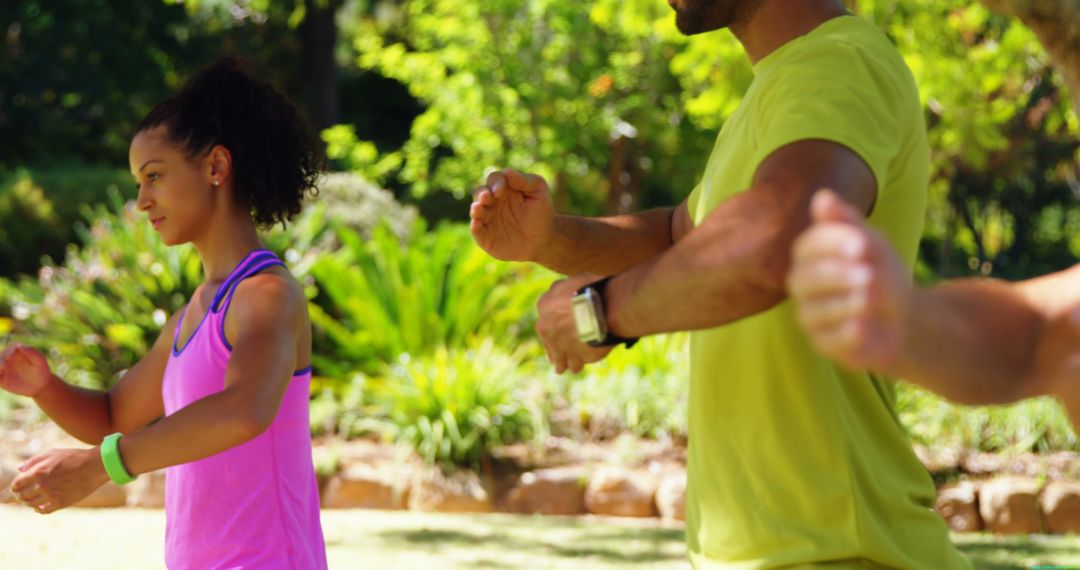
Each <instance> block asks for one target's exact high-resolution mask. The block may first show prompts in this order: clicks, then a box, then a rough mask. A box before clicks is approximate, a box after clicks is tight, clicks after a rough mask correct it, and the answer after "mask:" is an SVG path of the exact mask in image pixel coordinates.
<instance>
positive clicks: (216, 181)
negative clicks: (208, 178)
mask: <svg viewBox="0 0 1080 570" xmlns="http://www.w3.org/2000/svg"><path fill="white" fill-rule="evenodd" d="M211 184H213V185H214V187H215V188H216V187H218V186H221V181H220V180H215V181H213V182H211Z"/></svg>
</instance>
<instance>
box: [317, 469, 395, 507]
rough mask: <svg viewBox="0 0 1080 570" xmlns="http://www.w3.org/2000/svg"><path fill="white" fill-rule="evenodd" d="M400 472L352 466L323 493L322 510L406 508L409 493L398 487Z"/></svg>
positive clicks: (332, 481) (338, 476) (335, 477)
mask: <svg viewBox="0 0 1080 570" xmlns="http://www.w3.org/2000/svg"><path fill="white" fill-rule="evenodd" d="M397 471H398V470H393V469H392V468H391V467H389V466H385V467H384V468H382V469H379V468H375V467H371V466H367V465H353V466H350V467H349V468H347V469H346V470H345V471H343V472H341V473H339V474H337V475H335V476H333V477H331V479H330V482H329V483H328V484H327V486H326V491H325V492H324V493H323V495H322V497H323V499H322V506H323V508H327V509H383V510H401V509H404V508H405V501H406V495H407V494H408V489H407V488H404V487H403V486H401V485H399V484H398V481H400V480H402V479H401V478H400V477H398V476H397V475H398V473H397Z"/></svg>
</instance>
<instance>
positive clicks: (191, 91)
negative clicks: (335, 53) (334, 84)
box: [136, 58, 325, 227]
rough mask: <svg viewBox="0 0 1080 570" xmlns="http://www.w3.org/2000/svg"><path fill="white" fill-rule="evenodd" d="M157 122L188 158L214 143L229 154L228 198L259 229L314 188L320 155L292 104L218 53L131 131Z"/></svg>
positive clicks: (287, 216)
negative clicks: (246, 211)
mask: <svg viewBox="0 0 1080 570" xmlns="http://www.w3.org/2000/svg"><path fill="white" fill-rule="evenodd" d="M162 125H164V126H165V127H166V128H167V129H168V132H169V135H168V136H169V139H170V140H171V141H173V142H174V143H176V144H177V145H179V146H180V147H181V148H183V149H184V151H185V152H186V154H187V155H188V156H189V157H190V158H195V157H198V156H200V155H202V154H204V153H206V152H209V151H210V149H211V148H213V147H214V146H215V145H221V146H224V147H225V148H227V149H229V152H231V153H232V161H233V164H232V174H233V191H234V193H235V198H236V199H237V200H238V201H240V203H242V204H246V205H247V206H248V207H249V208H250V209H251V217H252V218H253V219H254V220H255V222H256V223H257V224H258V225H260V226H263V227H269V226H273V225H275V224H277V223H281V224H283V225H284V224H285V223H286V222H287V221H289V220H291V219H292V217H293V216H295V215H296V214H298V213H300V209H301V207H302V205H303V201H304V196H305V194H307V193H309V192H310V193H312V194H315V193H317V191H318V189H317V188H316V180H317V179H318V178H319V175H320V173H321V172H322V171H323V169H324V167H325V166H324V160H323V154H322V152H321V148H320V145H319V144H318V143H317V139H315V137H313V136H312V134H311V132H310V130H309V129H308V127H307V125H306V124H305V123H304V121H303V120H302V119H301V118H300V116H299V114H298V113H297V111H296V108H295V107H294V106H293V105H292V103H290V102H289V101H288V100H287V99H286V98H285V97H284V96H283V95H282V94H281V93H279V92H278V91H277V90H276V89H274V88H273V87H272V86H270V85H269V84H267V83H263V82H261V81H258V80H256V79H255V78H253V77H252V76H250V75H248V74H247V73H245V72H243V71H242V70H241V69H240V66H239V64H238V63H237V62H236V60H234V59H231V58H226V59H221V60H218V61H217V62H215V63H213V64H211V65H210V66H209V67H207V68H205V69H203V70H201V71H199V72H198V73H197V74H196V75H195V76H193V77H191V78H190V79H189V80H188V81H187V83H186V84H185V85H184V87H183V88H182V89H181V90H180V92H179V93H177V94H176V95H174V96H173V97H171V98H169V99H167V100H165V101H163V102H161V103H160V104H158V105H157V107H154V109H152V110H151V111H150V113H148V114H147V115H146V118H144V119H143V120H142V122H141V123H139V126H138V128H137V129H136V132H142V131H145V130H148V129H153V128H156V127H159V126H162Z"/></svg>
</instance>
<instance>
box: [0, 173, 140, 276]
mask: <svg viewBox="0 0 1080 570" xmlns="http://www.w3.org/2000/svg"><path fill="white" fill-rule="evenodd" d="M130 180H131V176H130V175H128V174H126V173H125V172H123V171H121V170H117V169H112V168H100V167H92V166H83V165H76V164H60V165H50V166H48V167H44V166H42V167H39V168H20V169H18V170H16V171H14V172H11V173H8V174H6V175H2V174H0V276H5V277H12V276H14V275H16V274H18V273H24V274H33V273H34V272H36V271H37V270H38V268H39V267H40V266H41V262H42V258H43V257H48V258H50V259H54V260H60V259H62V258H63V255H64V250H65V248H66V247H67V244H69V243H72V242H74V241H76V240H77V239H78V234H77V233H76V231H75V226H76V224H77V223H78V222H80V221H82V220H83V211H82V209H81V208H82V206H83V205H84V204H89V205H95V204H104V203H108V194H107V193H108V192H120V191H121V190H122V189H126V188H128V187H129V186H130V184H128V182H130ZM123 194H124V195H129V196H130V195H132V194H133V192H131V191H130V190H128V191H125V192H123Z"/></svg>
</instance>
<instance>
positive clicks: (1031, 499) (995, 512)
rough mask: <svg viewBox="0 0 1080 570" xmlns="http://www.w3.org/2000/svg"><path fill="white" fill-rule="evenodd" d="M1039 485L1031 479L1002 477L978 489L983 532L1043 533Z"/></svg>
mask: <svg viewBox="0 0 1080 570" xmlns="http://www.w3.org/2000/svg"><path fill="white" fill-rule="evenodd" d="M1038 496H1039V485H1038V483H1036V482H1035V481H1033V480H1031V479H1021V478H1016V477H1003V478H999V479H994V480H992V481H989V482H986V483H983V484H982V486H981V487H980V488H979V513H980V514H981V515H982V519H983V523H984V525H985V526H986V530H988V531H990V532H993V533H997V534H1032V533H1037V532H1040V531H1041V530H1042V517H1041V516H1040V513H1039V502H1038Z"/></svg>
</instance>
